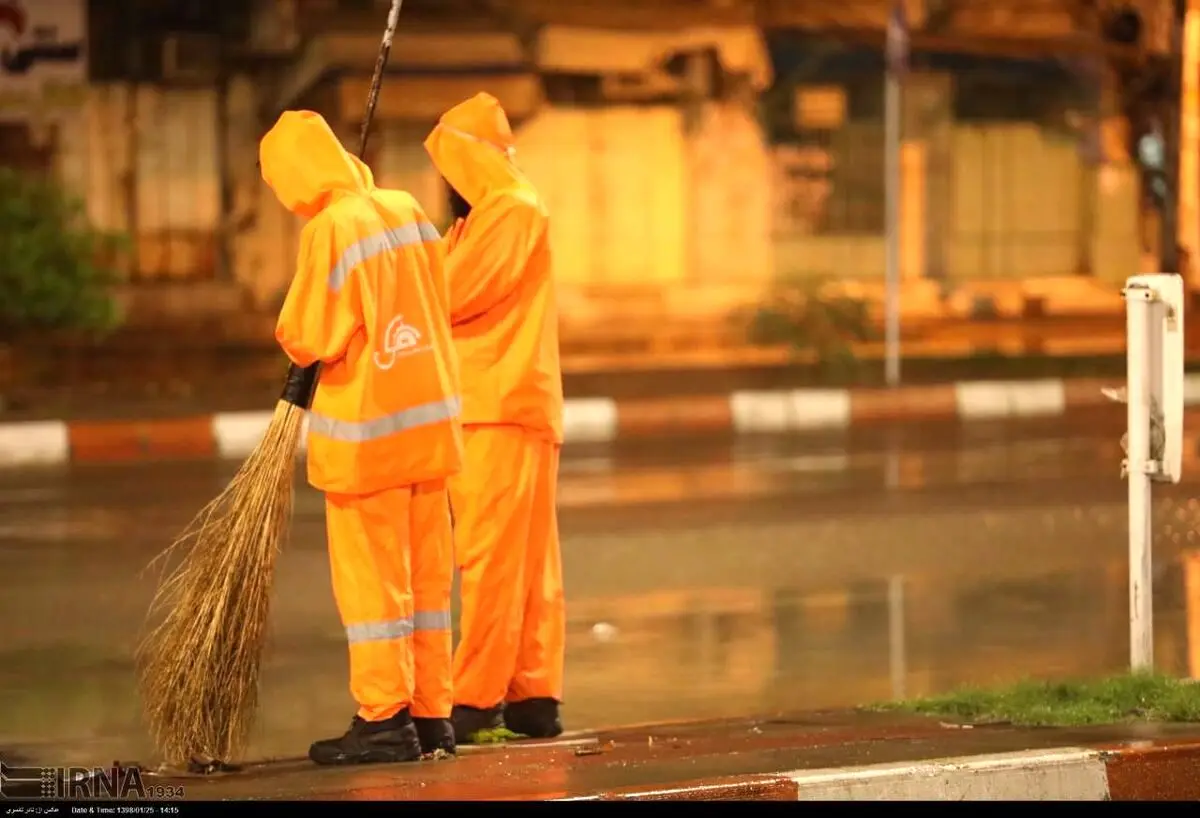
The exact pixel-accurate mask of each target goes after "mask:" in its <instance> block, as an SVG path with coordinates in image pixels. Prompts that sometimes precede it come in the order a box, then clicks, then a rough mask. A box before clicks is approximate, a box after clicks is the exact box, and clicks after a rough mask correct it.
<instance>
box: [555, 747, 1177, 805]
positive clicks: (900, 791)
mask: <svg viewBox="0 0 1200 818" xmlns="http://www.w3.org/2000/svg"><path fill="white" fill-rule="evenodd" d="M557 800H569V801H597V800H599V801H1195V800H1200V744H1195V743H1190V742H1179V743H1177V744H1170V743H1167V744H1155V743H1153V742H1143V743H1136V742H1135V743H1133V744H1129V745H1124V746H1119V747H1113V748H1111V749H1096V748H1083V747H1062V748H1054V749H1044V750H1023V751H1018V752H1010V753H996V754H990V755H973V756H958V757H953V758H939V759H929V760H924V761H905V762H898V763H888V764H870V765H865V766H856V767H833V768H828V769H815V770H793V771H790V772H782V773H767V774H757V775H741V776H728V777H724V778H719V779H707V780H703V781H694V782H685V783H680V784H671V785H657V786H653V787H628V788H622V789H618V790H612V791H608V792H603V793H596V794H593V795H586V796H574V797H569V798H563V799H557Z"/></svg>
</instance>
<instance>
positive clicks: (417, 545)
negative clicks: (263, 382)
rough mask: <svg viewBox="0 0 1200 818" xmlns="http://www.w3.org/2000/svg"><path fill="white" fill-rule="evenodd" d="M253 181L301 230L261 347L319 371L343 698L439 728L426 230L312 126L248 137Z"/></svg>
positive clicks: (443, 562) (316, 440) (445, 616)
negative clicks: (345, 671) (346, 665)
mask: <svg viewBox="0 0 1200 818" xmlns="http://www.w3.org/2000/svg"><path fill="white" fill-rule="evenodd" d="M259 161H260V164H261V166H262V174H263V179H264V180H265V181H266V182H267V184H268V185H270V186H271V188H272V189H273V190H274V192H275V195H276V196H278V198H279V201H280V202H281V203H282V204H283V205H284V206H285V207H287V208H288V209H289V210H291V211H292V212H294V213H296V214H297V215H299V216H303V217H305V218H307V219H308V220H309V221H308V223H307V224H306V225H305V227H304V230H303V232H302V234H301V237H300V256H299V259H298V261H297V263H296V275H295V278H294V279H293V280H292V284H291V287H290V288H289V289H288V293H287V298H286V299H285V301H284V304H283V309H282V311H281V312H280V315H279V321H278V324H277V326H276V330H275V337H276V339H277V340H278V341H279V344H280V346H282V347H283V350H284V352H286V353H287V355H288V357H289V358H290V359H291V360H292V361H293V363H295V364H296V365H298V366H302V367H305V366H309V365H310V364H312V363H314V362H317V361H319V362H321V363H322V364H323V369H322V371H321V379H320V382H319V384H318V386H317V391H316V395H315V397H314V399H313V404H312V410H311V411H310V413H309V416H308V476H309V481H310V482H311V483H312V485H313V486H314V487H316V488H318V489H320V490H322V491H324V492H325V493H326V523H327V528H328V536H329V556H330V564H331V570H332V575H333V590H334V596H335V598H336V599H337V604H338V610H339V612H340V614H341V618H342V622H343V624H344V625H345V627H346V636H347V638H348V640H349V642H350V688H351V692H352V693H353V694H354V698H355V700H356V701H357V702H358V705H359V715H360V716H361V717H362V718H364V719H366V720H368V721H378V720H382V719H387V718H390V717H391V716H393V715H395V714H397V713H399V712H400V711H402V710H405V709H410V710H411V713H412V715H413V716H414V717H426V718H446V717H448V716H449V714H450V708H451V705H452V704H453V702H452V693H451V681H452V679H451V673H450V658H451V645H452V643H451V632H450V587H451V582H452V579H453V571H454V569H453V541H452V534H451V530H450V520H449V515H448V513H447V510H446V503H447V496H446V488H445V480H446V478H447V477H449V476H450V475H452V474H455V473H456V472H457V471H458V470H459V468H460V467H461V460H462V440H461V426H460V424H459V420H458V416H459V414H460V398H459V396H458V394H457V377H458V376H457V371H456V368H455V363H454V355H453V350H452V348H451V340H450V328H449V325H448V322H447V319H446V315H447V293H446V285H445V279H444V277H443V270H442V262H441V259H442V253H441V249H440V247H439V246H438V241H439V236H438V233H437V230H436V229H434V227H433V225H431V224H430V223H429V220H428V219H427V218H426V216H425V214H424V212H422V210H421V208H420V206H418V205H417V203H416V201H415V200H414V199H413V198H412V197H411V196H409V195H408V194H407V193H403V192H399V191H387V190H380V189H379V188H377V187H375V183H374V179H373V177H372V176H371V171H370V169H368V168H367V166H366V165H364V164H363V163H362V162H360V161H359V160H358V159H356V158H355V157H353V156H351V155H350V154H348V153H347V152H346V151H345V150H344V149H343V148H342V146H341V144H340V143H339V142H338V140H337V138H336V137H335V136H334V134H333V132H332V131H331V130H330V128H329V126H328V125H327V124H326V122H325V120H323V119H322V118H321V117H320V116H319V115H317V114H315V113H311V112H308V111H289V112H287V113H284V114H283V115H282V116H281V117H280V119H279V121H278V123H276V125H275V126H274V127H273V128H272V129H271V130H270V132H268V133H267V135H266V136H265V137H263V140H262V145H261V147H260V160H259Z"/></svg>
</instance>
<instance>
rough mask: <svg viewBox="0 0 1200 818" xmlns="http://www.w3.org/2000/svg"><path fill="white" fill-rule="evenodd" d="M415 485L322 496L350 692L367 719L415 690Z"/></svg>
mask: <svg viewBox="0 0 1200 818" xmlns="http://www.w3.org/2000/svg"><path fill="white" fill-rule="evenodd" d="M411 493H412V491H411V489H410V488H408V487H405V488H402V489H390V490H388V491H382V492H379V493H378V494H370V495H365V496H351V495H338V494H330V495H328V496H327V497H326V500H325V523H326V528H327V530H328V534H329V565H330V573H331V575H332V578H333V594H334V598H335V599H336V600H337V606H338V612H339V613H340V614H341V617H342V624H343V625H345V627H346V639H347V641H348V642H349V647H350V692H351V694H352V695H353V696H354V700H355V701H357V702H358V715H359V716H361V717H362V718H364V719H366V720H368V721H379V720H381V719H386V718H389V717H391V716H394V715H395V714H396V713H398V712H399V711H401V710H403V709H404V708H406V707H408V706H409V704H410V703H411V702H412V697H413V676H414V673H413V628H414V621H413V595H412V583H411V568H410V555H409V542H408V525H407V521H408V518H409V514H410V505H411V504H410V502H409V498H410V495H411ZM397 520H402V521H404V523H403V524H401V525H397V523H396V521H397Z"/></svg>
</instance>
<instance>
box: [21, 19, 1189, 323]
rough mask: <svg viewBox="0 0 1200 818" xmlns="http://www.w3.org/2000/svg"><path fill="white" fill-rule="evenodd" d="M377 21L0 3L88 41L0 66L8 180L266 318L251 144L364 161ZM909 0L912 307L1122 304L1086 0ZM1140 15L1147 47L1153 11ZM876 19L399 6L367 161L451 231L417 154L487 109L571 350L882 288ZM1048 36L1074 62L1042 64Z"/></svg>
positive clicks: (1123, 239)
mask: <svg viewBox="0 0 1200 818" xmlns="http://www.w3.org/2000/svg"><path fill="white" fill-rule="evenodd" d="M387 5H388V4H387V2H386V0H381V2H371V0H365V1H363V0H360V1H359V2H351V1H350V0H341V2H336V0H254V1H253V2H250V1H249V0H247V2H244V3H240V4H232V3H219V2H211V3H200V2H196V3H187V2H179V3H174V4H163V3H158V4H155V3H146V2H140V0H109V1H108V2H100V0H92V2H88V0H37V2H33V1H32V0H0V28H3V25H4V23H3V21H4V20H5V19H8V18H15V17H17V16H18V15H19V16H22V18H23V20H24V22H23V24H22V28H21V30H20V31H17V30H16V28H17V27H16V26H13V25H10V26H9V28H10V29H12V31H11V32H10V33H9V34H8V35H7V36H8V38H9V42H10V43H15V44H16V45H15V48H17V50H18V51H20V50H21V49H29V48H31V47H32V48H34V53H37V52H36V49H37V48H38V47H43V52H44V53H46V54H50V53H54V52H53V49H50V48H49V46H51V45H53V44H55V43H68V42H76V41H78V42H81V43H82V44H83V46H84V48H83V52H82V54H81V55H79V56H78V57H77V58H76V59H75V60H71V59H69V58H67V57H64V56H63V54H65V53H67V52H63V51H62V50H61V49H60V51H59V52H57V53H58V54H59V57H58V58H57V59H44V60H41V61H40V62H39V61H35V62H34V64H33V66H32V67H31V68H29V69H28V70H26V71H25V72H24V73H22V74H21V75H20V76H19V77H18V76H17V75H15V74H13V73H11V72H10V73H8V74H6V75H5V77H4V80H3V82H4V87H3V89H0V96H2V97H3V100H4V105H3V106H2V108H0V119H2V120H3V123H2V126H0V134H2V135H3V140H4V141H3V143H2V145H3V147H4V157H5V161H8V162H12V163H22V164H26V165H30V166H37V167H47V168H52V169H53V170H55V171H56V172H57V173H58V174H59V175H60V176H61V177H62V179H63V180H64V181H65V182H66V183H67V184H69V185H70V186H71V187H72V188H73V189H74V190H76V191H78V192H79V193H80V194H81V195H82V196H83V197H84V198H85V200H86V202H87V205H88V210H89V213H90V214H91V216H92V218H93V219H94V220H95V221H96V222H97V223H98V224H100V225H103V226H106V227H111V228H116V229H121V230H124V231H128V232H129V233H130V234H131V235H132V236H133V238H134V243H135V247H136V253H135V257H134V259H133V261H132V264H131V271H130V275H131V282H132V285H131V286H133V287H134V288H139V289H141V290H143V291H150V290H153V289H155V288H157V289H159V290H163V291H165V290H166V289H167V288H168V287H170V288H172V292H174V293H175V294H176V296H175V298H176V304H177V306H176V307H175V308H174V309H176V311H178V310H184V311H187V310H199V309H203V308H204V307H203V304H209V305H210V306H212V307H213V308H217V307H218V306H221V307H222V308H228V309H233V308H240V309H244V308H245V306H246V305H248V304H253V305H257V306H260V307H263V308H264V309H265V308H267V307H269V306H271V305H272V304H273V303H275V301H276V300H277V299H278V298H279V295H280V293H281V291H282V289H283V288H284V287H285V286H286V283H287V281H288V279H289V276H290V275H291V264H292V261H293V259H294V250H295V242H296V235H297V224H296V223H295V221H294V219H292V217H290V216H289V215H288V214H286V213H284V212H283V211H282V209H281V208H280V207H279V206H278V205H277V204H276V203H275V202H274V200H273V199H272V198H271V196H270V193H269V191H267V190H266V189H265V187H264V186H263V185H262V183H261V181H260V180H259V178H258V175H257V169H256V167H255V155H256V148H257V140H258V138H259V137H260V136H261V134H262V133H263V132H264V131H265V129H266V128H267V127H269V125H270V122H271V121H272V120H273V118H274V116H275V115H276V114H277V112H278V111H279V110H282V109H283V108H287V107H306V108H311V109H314V110H317V111H320V112H321V113H322V114H324V115H325V116H326V117H327V118H328V119H329V120H330V122H331V123H332V124H333V125H334V127H335V128H336V129H337V130H338V131H339V133H340V135H342V136H343V137H344V138H345V140H346V142H347V144H348V145H353V144H354V143H355V140H356V137H357V129H358V122H359V119H360V116H361V112H362V110H363V107H364V103H365V100H366V90H367V85H368V82H369V76H370V72H371V68H372V67H373V64H374V60H375V55H376V51H377V48H378V40H379V34H380V28H381V25H382V21H383V18H384V16H385V10H386V6H387ZM907 5H908V18H909V25H910V27H911V30H912V31H913V32H914V33H917V32H919V33H920V35H921V36H920V37H916V36H914V39H913V43H914V48H913V54H912V57H911V59H910V64H911V73H910V74H909V76H908V78H907V80H906V93H905V101H904V110H903V129H902V132H903V142H902V149H901V176H902V183H901V190H902V193H901V200H902V219H901V233H902V247H903V251H902V259H901V269H902V275H903V277H904V279H905V282H906V285H905V293H906V309H909V308H910V307H911V308H912V309H920V308H921V304H922V303H924V301H929V303H930V304H933V303H934V302H939V303H940V301H939V299H942V298H944V294H945V292H946V288H947V286H948V285H953V284H954V283H957V282H964V281H974V282H1005V281H1015V280H1029V279H1053V278H1074V279H1085V280H1087V281H1088V282H1099V283H1103V284H1104V285H1105V287H1106V288H1107V289H1106V290H1105V291H1106V292H1107V291H1111V289H1112V285H1114V284H1116V282H1118V281H1121V280H1123V279H1124V278H1125V277H1126V276H1127V275H1129V274H1131V272H1133V271H1136V270H1137V269H1138V267H1139V264H1140V256H1141V254H1142V251H1143V250H1144V249H1145V246H1146V241H1145V240H1144V239H1143V237H1142V236H1141V235H1139V220H1138V212H1139V196H1140V195H1141V193H1140V191H1139V179H1138V173H1137V171H1136V169H1135V167H1134V164H1133V162H1132V161H1131V159H1130V151H1129V149H1128V148H1129V141H1130V140H1129V134H1128V128H1127V124H1126V122H1125V120H1124V119H1123V117H1122V116H1121V113H1120V110H1119V109H1120V106H1119V105H1118V104H1117V103H1116V102H1115V101H1114V99H1113V97H1114V93H1115V92H1114V85H1113V82H1112V81H1111V78H1110V76H1109V73H1110V72H1109V71H1108V69H1107V67H1106V66H1105V65H1104V63H1103V60H1101V59H1100V58H1099V57H1097V56H1096V54H1095V53H1094V52H1088V51H1086V49H1080V48H1078V47H1077V45H1078V43H1079V42H1080V40H1081V38H1086V37H1087V36H1090V35H1089V34H1088V32H1089V30H1090V29H1089V27H1094V26H1095V24H1096V23H1095V20H1094V19H1093V18H1088V17H1087V16H1086V14H1085V13H1084V11H1082V9H1084V7H1085V6H1087V5H1088V4H1084V3H1078V2H1073V0H1004V2H1000V0H997V2H995V3H988V4H982V3H978V2H976V3H961V2H935V0H924V1H923V2H916V0H910V2H909V3H908V4H907ZM1092 5H1093V6H1094V5H1095V4H1092ZM1100 5H1104V4H1100ZM1141 5H1142V6H1143V7H1144V8H1143V12H1144V13H1143V17H1144V19H1145V20H1146V21H1147V26H1148V30H1149V33H1148V34H1147V41H1148V42H1152V41H1153V39H1154V37H1156V36H1159V35H1157V34H1155V32H1156V31H1157V30H1158V29H1156V28H1155V25H1157V23H1156V21H1160V20H1161V19H1163V15H1164V13H1165V11H1164V10H1165V8H1166V5H1167V4H1166V3H1157V2H1154V0H1144V2H1143V3H1142V4H1141ZM10 8H11V9H15V10H17V11H14V12H12V13H10V14H8V15H7V17H6V13H5V9H10ZM888 11H889V3H888V2H886V0H854V1H853V2H845V3H838V4H828V3H817V2H812V3H783V2H756V3H752V2H734V0H728V1H727V2H720V1H719V0H713V2H685V1H684V0H658V1H657V2H649V0H643V1H642V2H634V0H620V2H618V1H617V0H613V2H610V3H604V4H597V3H589V2H584V1H583V0H580V1H579V2H567V1H566V0H559V1H558V2H552V0H515V1H514V2H494V1H493V2H486V1H485V0H479V1H478V2H473V1H472V0H442V1H441V2H421V0H410V2H407V3H405V8H404V12H403V18H402V21H401V31H400V34H399V36H398V37H397V40H396V43H395V46H394V48H393V52H392V59H391V66H390V72H389V76H388V78H387V80H386V82H385V84H384V90H383V94H382V97H381V101H380V105H379V109H378V112H377V114H376V124H375V130H374V135H373V137H372V139H373V142H372V145H371V147H370V149H369V154H368V161H369V163H370V164H371V165H372V167H373V168H374V169H375V170H376V175H377V177H378V180H379V182H380V183H381V184H383V185H387V186H398V187H404V188H406V189H408V190H410V191H412V192H413V193H414V194H415V195H416V196H417V197H418V198H419V199H420V200H421V201H422V202H423V203H424V204H425V206H426V207H427V209H428V210H429V212H430V214H431V215H432V216H433V217H434V218H435V219H438V220H439V221H444V220H445V218H446V215H447V214H446V207H445V201H444V193H443V191H442V189H441V187H440V185H439V181H438V179H437V176H436V174H435V172H434V171H433V169H432V168H431V166H430V164H429V162H428V160H427V158H426V157H425V154H424V152H423V149H422V147H421V142H422V140H423V139H424V136H425V135H426V134H427V133H428V131H429V129H430V128H431V127H432V125H433V123H434V122H435V120H436V117H437V116H438V114H440V112H441V111H443V110H445V109H446V108H448V107H449V106H451V105H453V104H454V103H456V102H458V101H460V100H461V99H464V98H466V97H467V96H469V95H471V94H473V93H475V92H476V91H479V90H487V91H489V92H491V93H493V94H494V95H496V96H497V97H499V98H500V100H501V101H502V103H503V104H504V105H505V107H506V109H507V110H508V111H509V113H510V116H511V117H512V119H513V121H514V126H515V128H516V130H517V132H518V143H519V146H518V162H519V163H520V164H521V166H522V167H523V168H524V169H525V171H526V172H527V173H528V174H529V176H530V177H531V178H532V179H533V180H534V182H535V183H536V184H537V185H538V186H539V187H540V188H541V190H542V191H543V193H544V194H545V196H546V198H547V201H548V203H549V207H550V209H551V212H552V214H553V230H554V233H555V236H554V238H555V243H556V252H557V254H558V259H559V276H560V280H561V282H562V286H563V292H564V299H565V301H566V308H565V309H564V312H565V313H567V314H568V316H569V318H570V320H571V321H574V322H575V323H577V324H578V325H579V331H580V332H584V331H589V330H587V327H593V328H594V331H596V332H601V333H604V332H607V333H619V331H620V325H621V324H622V323H625V324H636V323H637V321H638V320H639V315H642V316H644V317H645V320H648V321H654V320H659V319H660V318H661V316H663V315H664V314H670V315H675V316H679V317H680V320H694V321H696V322H699V323H705V322H707V323H708V324H709V325H711V326H714V327H719V326H721V322H720V320H719V319H720V317H721V316H723V315H725V314H727V313H729V312H730V311H731V310H733V309H736V308H738V307H740V306H742V305H748V304H753V303H757V302H758V301H760V300H761V299H762V298H763V295H764V292H765V291H766V290H768V289H769V288H770V287H771V286H773V284H774V283H775V282H778V281H780V280H794V279H839V280H844V281H848V282H852V283H853V286H855V287H857V288H858V289H859V290H860V291H862V292H865V293H868V294H870V293H873V292H876V291H878V289H879V288H880V287H881V284H882V279H883V274H884V230H883V213H884V179H883V110H882V108H883V103H882V97H883V93H882V91H883V77H884V69H883V57H882V31H883V26H884V24H885V21H886V19H887V14H888ZM1159 28H1161V26H1159ZM0 36H4V35H0ZM1160 39H1161V38H1160ZM39 44H40V46H39ZM1063 44H1075V45H1073V46H1072V48H1073V49H1074V50H1070V49H1067V50H1063V51H1062V53H1059V54H1057V55H1056V56H1055V51H1056V49H1058V47H1059V46H1060V45H1063ZM1193 130H1194V129H1193ZM1185 131H1186V126H1185ZM1193 172H1194V169H1193ZM1193 187H1194V186H1193ZM1184 194H1185V199H1186V198H1187V196H1188V195H1190V196H1191V202H1192V206H1193V211H1194V202H1195V198H1196V197H1195V192H1194V190H1193V191H1191V193H1190V194H1189V188H1188V187H1187V186H1185V190H1184ZM1185 204H1186V203H1185ZM1192 219H1193V221H1194V220H1195V214H1194V212H1193V214H1192ZM1182 232H1183V233H1184V235H1185V239H1186V238H1187V236H1188V231H1187V230H1184V231H1182ZM1192 232H1194V231H1192ZM1081 274H1082V275H1081ZM1102 289H1103V288H1102ZM180 293H182V295H180ZM930 308H931V309H937V308H939V307H937V306H936V305H934V306H931V307H930Z"/></svg>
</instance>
